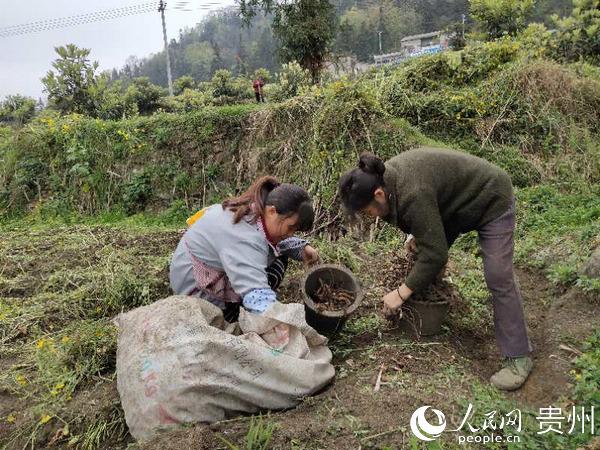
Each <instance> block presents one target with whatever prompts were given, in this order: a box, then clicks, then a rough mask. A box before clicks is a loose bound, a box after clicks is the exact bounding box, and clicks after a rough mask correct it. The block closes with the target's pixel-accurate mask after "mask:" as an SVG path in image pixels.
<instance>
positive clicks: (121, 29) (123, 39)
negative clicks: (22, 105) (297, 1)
mask: <svg viewBox="0 0 600 450" xmlns="http://www.w3.org/2000/svg"><path fill="white" fill-rule="evenodd" d="M148 1H149V0H87V1H76V0H0V11H2V12H1V13H0V29H1V28H3V27H8V26H13V25H20V24H25V23H30V22H35V21H38V20H45V19H54V18H62V17H68V16H73V15H79V14H88V13H93V12H97V11H104V10H109V9H113V8H122V7H126V6H131V5H138V4H142V3H147V2H148ZM179 1H180V0H170V1H169V2H167V7H168V8H169V7H171V6H175V4H176V3H178V2H179ZM156 3H157V4H158V1H157V2H156ZM203 3H220V4H222V5H223V6H227V5H232V4H233V3H234V0H189V6H188V7H189V8H190V9H191V8H194V10H193V11H191V12H186V11H181V10H167V11H166V12H165V14H166V22H167V36H168V38H169V39H172V38H176V37H177V36H178V35H179V30H180V29H182V28H184V27H186V26H188V27H191V26H193V25H195V24H196V23H198V22H199V21H200V20H201V19H202V17H204V16H205V15H206V14H208V13H209V11H207V10H201V9H197V8H198V7H199V6H200V5H202V4H203ZM213 8H218V6H214V7H213ZM69 43H72V44H75V45H77V46H79V47H85V48H90V49H91V50H92V52H91V55H90V57H91V59H92V60H95V61H98V62H99V64H100V69H101V70H105V69H112V68H113V67H117V68H119V67H121V66H123V64H124V63H125V60H126V59H127V57H128V56H130V55H136V56H139V57H142V56H147V55H149V54H150V53H154V52H157V51H160V50H161V49H162V48H163V40H162V28H161V21H160V13H158V12H150V13H144V14H138V15H133V16H126V17H121V18H117V19H112V20H109V21H103V22H93V23H87V24H82V25H76V26H72V27H68V28H61V29H55V30H50V31H42V32H37V33H31V34H24V35H18V36H10V37H0V99H2V98H4V96H6V95H8V94H23V95H29V96H32V97H35V98H37V97H40V96H43V93H42V84H41V81H40V78H42V77H43V76H44V75H45V74H46V72H47V71H48V70H49V69H50V68H51V66H50V63H51V62H52V60H54V59H55V55H56V54H55V53H54V47H56V46H59V45H65V44H69Z"/></svg>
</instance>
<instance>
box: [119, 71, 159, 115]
mask: <svg viewBox="0 0 600 450" xmlns="http://www.w3.org/2000/svg"><path fill="white" fill-rule="evenodd" d="M163 95H165V91H164V89H163V88H161V87H160V86H157V85H155V84H152V83H151V82H150V79H149V78H148V77H139V78H134V79H133V82H132V83H131V85H130V86H129V87H128V88H127V90H126V91H125V99H126V103H134V104H136V105H137V109H138V111H139V113H140V114H152V113H153V112H154V111H156V110H157V109H158V107H159V102H158V100H159V99H160V98H161V97H162V96H163Z"/></svg>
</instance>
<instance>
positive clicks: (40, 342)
mask: <svg viewBox="0 0 600 450" xmlns="http://www.w3.org/2000/svg"><path fill="white" fill-rule="evenodd" d="M46 342H48V341H46V339H44V338H41V339H40V340H38V341H37V344H36V347H37V348H39V349H40V350H41V349H43V348H44V347H45V346H46Z"/></svg>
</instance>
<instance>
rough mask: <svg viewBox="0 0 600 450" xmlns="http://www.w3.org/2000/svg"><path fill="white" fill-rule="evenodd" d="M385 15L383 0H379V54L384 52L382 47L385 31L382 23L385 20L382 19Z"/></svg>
mask: <svg viewBox="0 0 600 450" xmlns="http://www.w3.org/2000/svg"><path fill="white" fill-rule="evenodd" d="M382 15H383V8H382V6H381V0H380V1H379V26H378V28H379V31H377V34H378V35H379V54H380V55H381V53H382V49H381V33H383V31H382V30H381V24H382V22H383V20H382V17H381V16H382Z"/></svg>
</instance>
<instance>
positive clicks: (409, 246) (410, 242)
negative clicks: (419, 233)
mask: <svg viewBox="0 0 600 450" xmlns="http://www.w3.org/2000/svg"><path fill="white" fill-rule="evenodd" d="M404 249H405V250H406V251H407V252H410V253H415V252H416V251H417V242H416V241H415V237H414V236H413V235H412V234H409V235H408V236H406V240H405V241H404Z"/></svg>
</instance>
